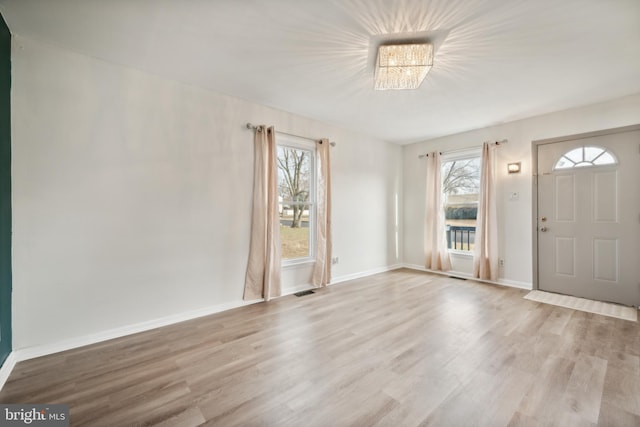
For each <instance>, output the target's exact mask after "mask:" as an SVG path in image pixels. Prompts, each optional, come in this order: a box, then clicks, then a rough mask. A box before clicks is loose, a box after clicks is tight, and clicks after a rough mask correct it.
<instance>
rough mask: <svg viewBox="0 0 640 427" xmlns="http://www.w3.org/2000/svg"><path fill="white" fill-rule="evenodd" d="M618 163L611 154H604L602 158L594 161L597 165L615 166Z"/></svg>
mask: <svg viewBox="0 0 640 427" xmlns="http://www.w3.org/2000/svg"><path fill="white" fill-rule="evenodd" d="M615 163H616V159H614V158H613V156H612V155H611V154H609V153H603V154H602V155H601V156H600V157H598V158H597V159H595V160H594V161H593V164H595V165H614V164H615Z"/></svg>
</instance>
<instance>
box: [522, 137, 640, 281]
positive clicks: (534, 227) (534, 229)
mask: <svg viewBox="0 0 640 427" xmlns="http://www.w3.org/2000/svg"><path fill="white" fill-rule="evenodd" d="M637 130H640V124H637V125H630V126H622V127H617V128H610V129H604V130H598V131H594V132H586V133H578V134H573V135H566V136H559V137H555V138H545V139H537V140H534V141H532V142H531V172H532V187H533V188H532V193H531V198H532V203H531V205H532V215H531V218H532V224H531V234H532V239H531V241H532V244H533V248H532V255H533V260H532V266H533V283H532V284H533V289H535V290H539V289H540V283H539V273H538V270H539V268H540V266H539V265H538V147H539V146H540V145H546V144H554V143H557V142H565V141H572V140H575V139H584V138H593V137H597V136H604V135H612V134H616V133H624V132H634V131H637Z"/></svg>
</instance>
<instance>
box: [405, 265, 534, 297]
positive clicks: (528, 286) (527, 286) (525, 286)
mask: <svg viewBox="0 0 640 427" xmlns="http://www.w3.org/2000/svg"><path fill="white" fill-rule="evenodd" d="M403 267H405V268H410V269H411V270H419V271H426V272H428V273H433V274H440V275H443V276H451V277H459V278H461V279H469V280H475V281H476V282H482V283H490V284H492V285H499V286H507V287H509V288H518V289H525V290H528V291H530V290H531V289H533V286H532V285H531V283H527V282H518V281H516V280H506V279H498V281H497V282H494V281H492V280H480V279H477V278H474V277H473V276H472V275H471V274H468V273H463V272H460V271H435V270H429V269H428V268H425V267H423V266H421V265H417V264H403Z"/></svg>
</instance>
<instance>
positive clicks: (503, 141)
mask: <svg viewBox="0 0 640 427" xmlns="http://www.w3.org/2000/svg"><path fill="white" fill-rule="evenodd" d="M486 142H489V141H486ZM508 142H509V140H508V139H503V140H501V141H496V142H494V143H492V145H504V144H507V143H508ZM483 144H484V143H483ZM474 148H479V147H468V148H459V149H457V150H451V151H445V152H444V153H443V152H442V151H441V152H440V154H441V155H442V154H454V153H460V152H462V151H467V150H473V149H474ZM425 157H429V154H428V153H427V154H420V155H418V158H419V159H423V158H425Z"/></svg>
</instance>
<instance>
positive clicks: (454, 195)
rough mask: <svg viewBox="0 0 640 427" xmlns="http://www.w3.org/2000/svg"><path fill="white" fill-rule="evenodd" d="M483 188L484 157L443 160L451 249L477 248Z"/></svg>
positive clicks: (443, 186)
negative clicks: (481, 172)
mask: <svg viewBox="0 0 640 427" xmlns="http://www.w3.org/2000/svg"><path fill="white" fill-rule="evenodd" d="M479 191H480V157H473V158H469V159H462V160H454V161H449V162H446V161H445V162H443V163H442V192H443V197H444V203H445V224H446V238H447V246H448V247H449V249H454V250H461V251H471V250H473V247H474V241H475V231H476V218H477V214H478V193H479Z"/></svg>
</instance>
